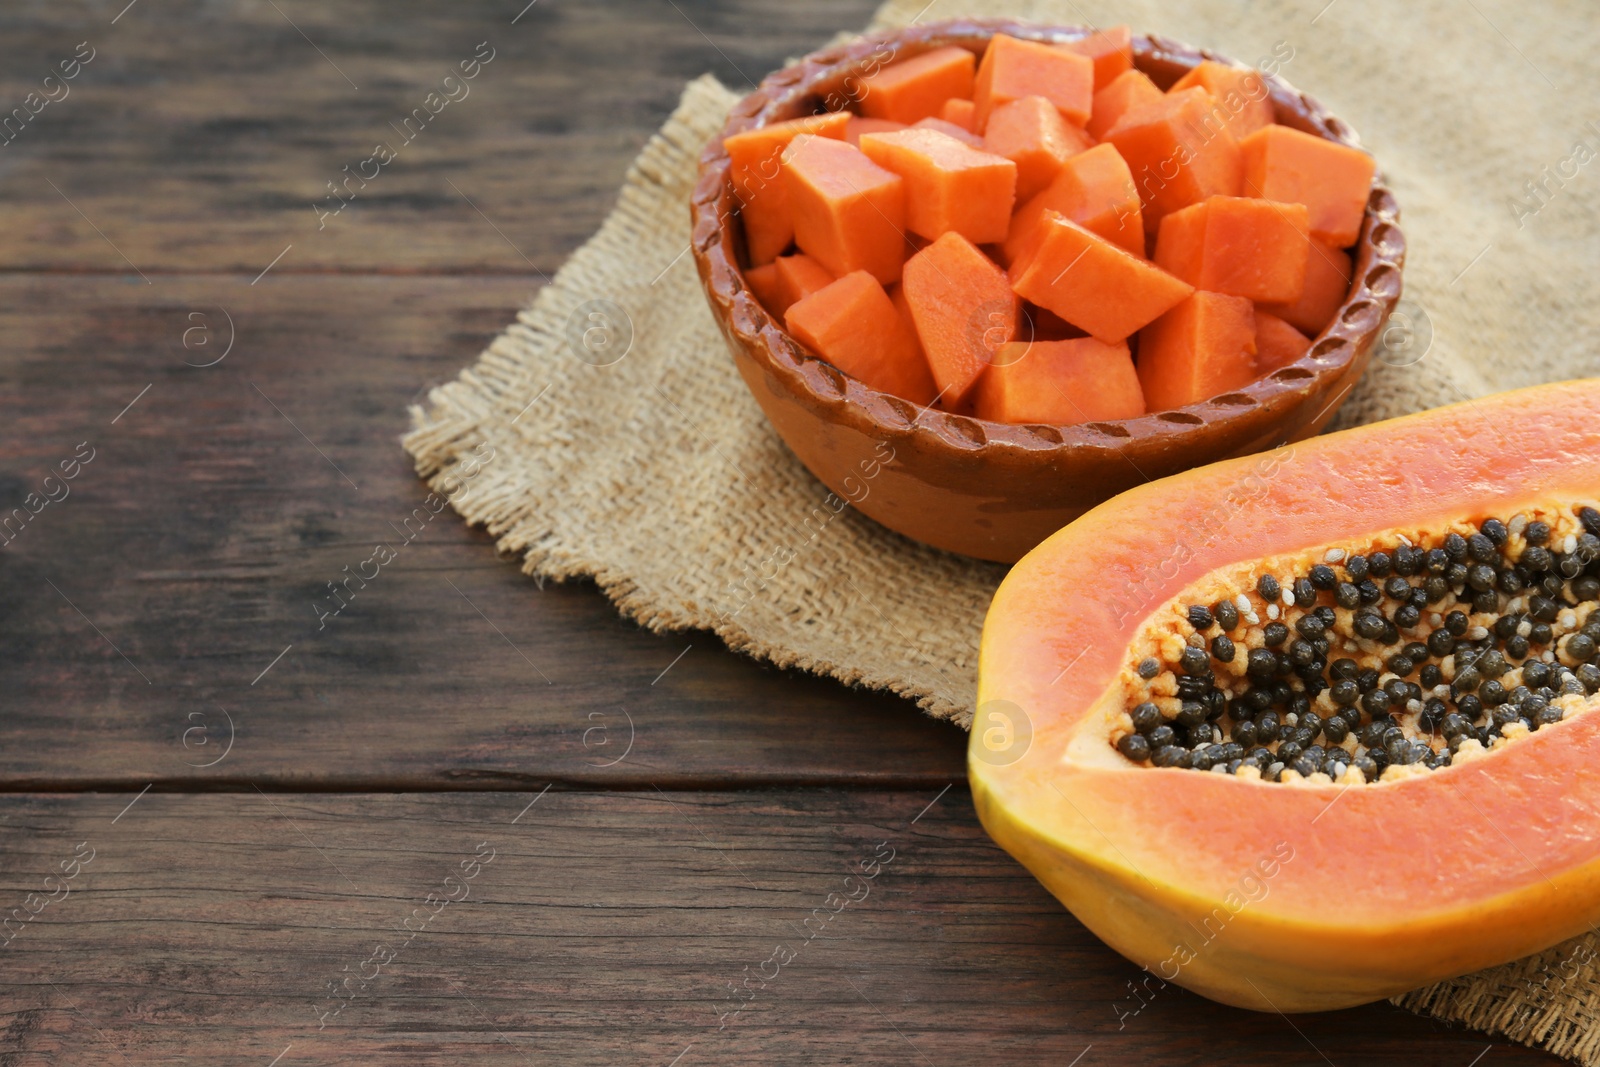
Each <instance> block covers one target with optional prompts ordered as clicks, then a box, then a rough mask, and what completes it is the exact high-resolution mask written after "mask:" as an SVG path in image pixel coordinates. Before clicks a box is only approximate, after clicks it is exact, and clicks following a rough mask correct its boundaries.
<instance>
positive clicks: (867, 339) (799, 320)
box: [785, 270, 934, 404]
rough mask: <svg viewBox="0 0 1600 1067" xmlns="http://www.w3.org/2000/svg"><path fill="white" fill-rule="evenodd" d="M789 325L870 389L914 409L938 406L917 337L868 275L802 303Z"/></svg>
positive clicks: (856, 275)
mask: <svg viewBox="0 0 1600 1067" xmlns="http://www.w3.org/2000/svg"><path fill="white" fill-rule="evenodd" d="M785 321H786V324H787V325H788V328H789V332H790V333H792V334H793V335H794V336H795V337H796V338H798V339H799V341H800V343H801V344H803V345H805V346H806V347H807V348H809V349H811V350H812V351H813V352H815V353H816V354H817V355H819V356H821V357H822V358H823V359H825V360H827V361H828V362H829V363H832V364H833V365H834V366H835V367H838V368H839V369H840V370H842V371H844V372H845V373H846V374H848V375H850V376H851V377H853V378H856V379H858V380H860V381H861V382H862V383H863V384H865V385H867V386H868V387H869V388H872V389H876V390H878V391H879V392H881V393H888V394H889V395H891V396H897V397H900V398H901V399H902V400H909V401H911V402H912V403H914V404H928V403H931V402H932V401H933V396H934V387H933V376H932V375H931V374H929V373H928V364H927V361H926V360H924V359H923V358H922V352H921V350H920V349H919V348H918V347H917V338H916V335H915V333H914V332H913V331H912V329H911V327H910V325H909V324H908V323H907V322H906V321H905V320H904V319H903V318H901V316H900V312H899V311H897V310H896V309H895V306H894V303H893V301H891V300H890V299H889V294H887V293H885V292H884V291H883V286H882V285H880V284H878V280H877V279H876V278H874V277H873V276H872V275H871V274H869V273H867V272H866V271H864V270H858V271H852V272H851V273H849V274H846V275H845V276H844V277H842V278H839V279H838V280H837V281H835V282H833V283H832V284H831V285H829V286H827V287H826V288H824V289H819V290H818V291H817V292H815V293H812V294H811V295H810V296H808V297H806V298H804V299H803V300H800V301H798V302H797V303H796V304H795V305H794V306H793V307H791V308H790V309H789V312H788V314H787V315H786V316H785Z"/></svg>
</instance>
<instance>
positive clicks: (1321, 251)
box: [1265, 238, 1350, 337]
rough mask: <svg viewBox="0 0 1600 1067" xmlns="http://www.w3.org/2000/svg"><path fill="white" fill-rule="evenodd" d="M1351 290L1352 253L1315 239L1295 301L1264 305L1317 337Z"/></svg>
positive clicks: (1308, 333) (1331, 319)
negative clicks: (1302, 284)
mask: <svg viewBox="0 0 1600 1067" xmlns="http://www.w3.org/2000/svg"><path fill="white" fill-rule="evenodd" d="M1349 292H1350V253H1348V252H1346V251H1344V249H1342V248H1330V247H1329V246H1327V245H1325V244H1323V243H1322V242H1321V241H1318V240H1316V239H1315V238H1313V239H1312V241H1311V247H1310V248H1309V249H1308V251H1307V253H1306V284H1305V288H1304V289H1303V290H1301V292H1300V299H1299V300H1296V301H1295V302H1294V303H1292V304H1267V305H1265V308H1266V310H1267V311H1270V312H1271V313H1272V314H1274V315H1276V316H1278V318H1280V319H1283V320H1284V321H1285V322H1287V323H1289V324H1290V325H1291V326H1293V327H1294V328H1295V329H1297V330H1299V331H1300V332H1302V333H1304V334H1307V335H1309V336H1311V337H1315V336H1317V334H1319V333H1321V332H1322V331H1323V329H1325V328H1326V327H1327V325H1328V323H1330V322H1332V321H1333V316H1334V314H1335V313H1336V312H1337V311H1338V310H1339V305H1340V304H1343V303H1344V298H1345V297H1346V296H1347V295H1349Z"/></svg>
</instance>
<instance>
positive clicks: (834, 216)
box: [783, 133, 971, 283]
mask: <svg viewBox="0 0 1600 1067" xmlns="http://www.w3.org/2000/svg"><path fill="white" fill-rule="evenodd" d="M873 136H887V135H884V134H876V135H873ZM921 136H924V137H937V136H939V135H938V134H934V133H922V134H921ZM962 147H963V148H965V146H964V145H963V146H962ZM967 151H971V149H967ZM783 175H784V180H785V181H786V182H787V185H788V190H789V208H790V213H791V214H792V215H793V217H794V235H795V243H797V244H798V245H799V246H800V249H801V251H803V252H805V253H807V254H808V255H810V256H812V257H814V258H815V259H816V260H817V262H819V263H821V264H822V265H823V266H824V267H826V268H828V270H830V271H832V272H833V273H834V274H836V275H845V274H849V273H850V272H851V271H856V270H865V271H867V272H868V273H870V274H871V275H872V276H873V277H874V278H877V279H878V281H880V282H884V283H888V282H892V281H894V280H895V279H897V278H899V277H900V267H901V265H902V264H903V263H904V262H905V234H904V232H903V231H904V229H905V215H906V195H905V182H904V181H902V180H901V178H900V176H899V175H898V174H894V173H891V172H890V171H887V170H884V169H883V168H882V167H880V166H878V165H877V164H876V163H874V162H872V160H870V159H868V158H867V157H866V155H864V154H863V153H862V152H861V150H860V149H858V148H852V147H851V146H850V145H849V144H848V143H846V142H844V141H834V140H830V139H828V138H825V137H813V136H808V135H804V134H802V135H801V136H799V137H796V138H795V139H794V141H793V142H792V143H791V144H790V145H789V147H788V148H787V149H785V150H784V153H783Z"/></svg>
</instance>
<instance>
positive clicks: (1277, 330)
mask: <svg viewBox="0 0 1600 1067" xmlns="http://www.w3.org/2000/svg"><path fill="white" fill-rule="evenodd" d="M1310 348H1311V338H1309V337H1307V336H1306V335H1305V334H1303V333H1301V332H1300V331H1299V330H1297V329H1295V328H1294V327H1293V326H1290V325H1289V324H1288V323H1287V322H1284V321H1283V320H1282V319H1280V318H1278V316H1276V315H1274V314H1272V313H1271V312H1269V311H1263V310H1261V308H1260V307H1259V306H1258V307H1257V308H1256V374H1257V375H1258V376H1259V375H1263V374H1271V373H1272V372H1273V371H1275V370H1279V369H1280V368H1283V367H1287V366H1288V365H1289V364H1291V363H1293V362H1295V361H1296V360H1298V359H1299V358H1300V357H1301V356H1303V355H1305V354H1306V352H1307V351H1308V350H1309V349H1310Z"/></svg>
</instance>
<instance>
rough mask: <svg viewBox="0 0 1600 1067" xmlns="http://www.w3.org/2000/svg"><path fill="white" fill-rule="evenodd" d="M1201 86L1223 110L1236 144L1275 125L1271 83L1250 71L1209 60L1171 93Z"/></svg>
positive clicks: (1199, 65)
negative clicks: (1269, 87)
mask: <svg viewBox="0 0 1600 1067" xmlns="http://www.w3.org/2000/svg"><path fill="white" fill-rule="evenodd" d="M1197 85H1198V86H1199V87H1200V88H1202V89H1204V90H1206V92H1208V93H1210V94H1211V96H1212V98H1213V99H1214V100H1216V102H1217V103H1218V104H1219V105H1220V106H1221V108H1222V111H1223V114H1224V115H1225V118H1224V119H1223V123H1224V125H1225V126H1226V127H1227V129H1228V132H1229V133H1231V134H1232V135H1233V138H1234V140H1236V141H1242V140H1244V138H1246V137H1248V136H1250V135H1251V134H1252V133H1255V132H1256V131H1257V130H1259V129H1261V128H1262V127H1263V126H1270V125H1272V121H1273V114H1272V101H1271V100H1270V99H1268V92H1269V90H1268V89H1267V83H1266V81H1265V80H1264V79H1263V78H1262V77H1261V75H1260V74H1259V73H1258V72H1256V71H1254V70H1251V69H1250V68H1249V67H1235V66H1231V65H1229V64H1227V63H1218V62H1217V61H1216V60H1214V59H1208V60H1205V61H1204V62H1202V63H1200V64H1198V65H1197V66H1195V67H1193V68H1191V69H1190V71H1189V73H1187V74H1185V75H1184V76H1183V77H1181V78H1179V79H1178V80H1177V81H1176V82H1174V83H1173V85H1172V89H1171V90H1170V91H1171V92H1182V91H1183V90H1185V89H1188V88H1192V87H1193V86H1197Z"/></svg>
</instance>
